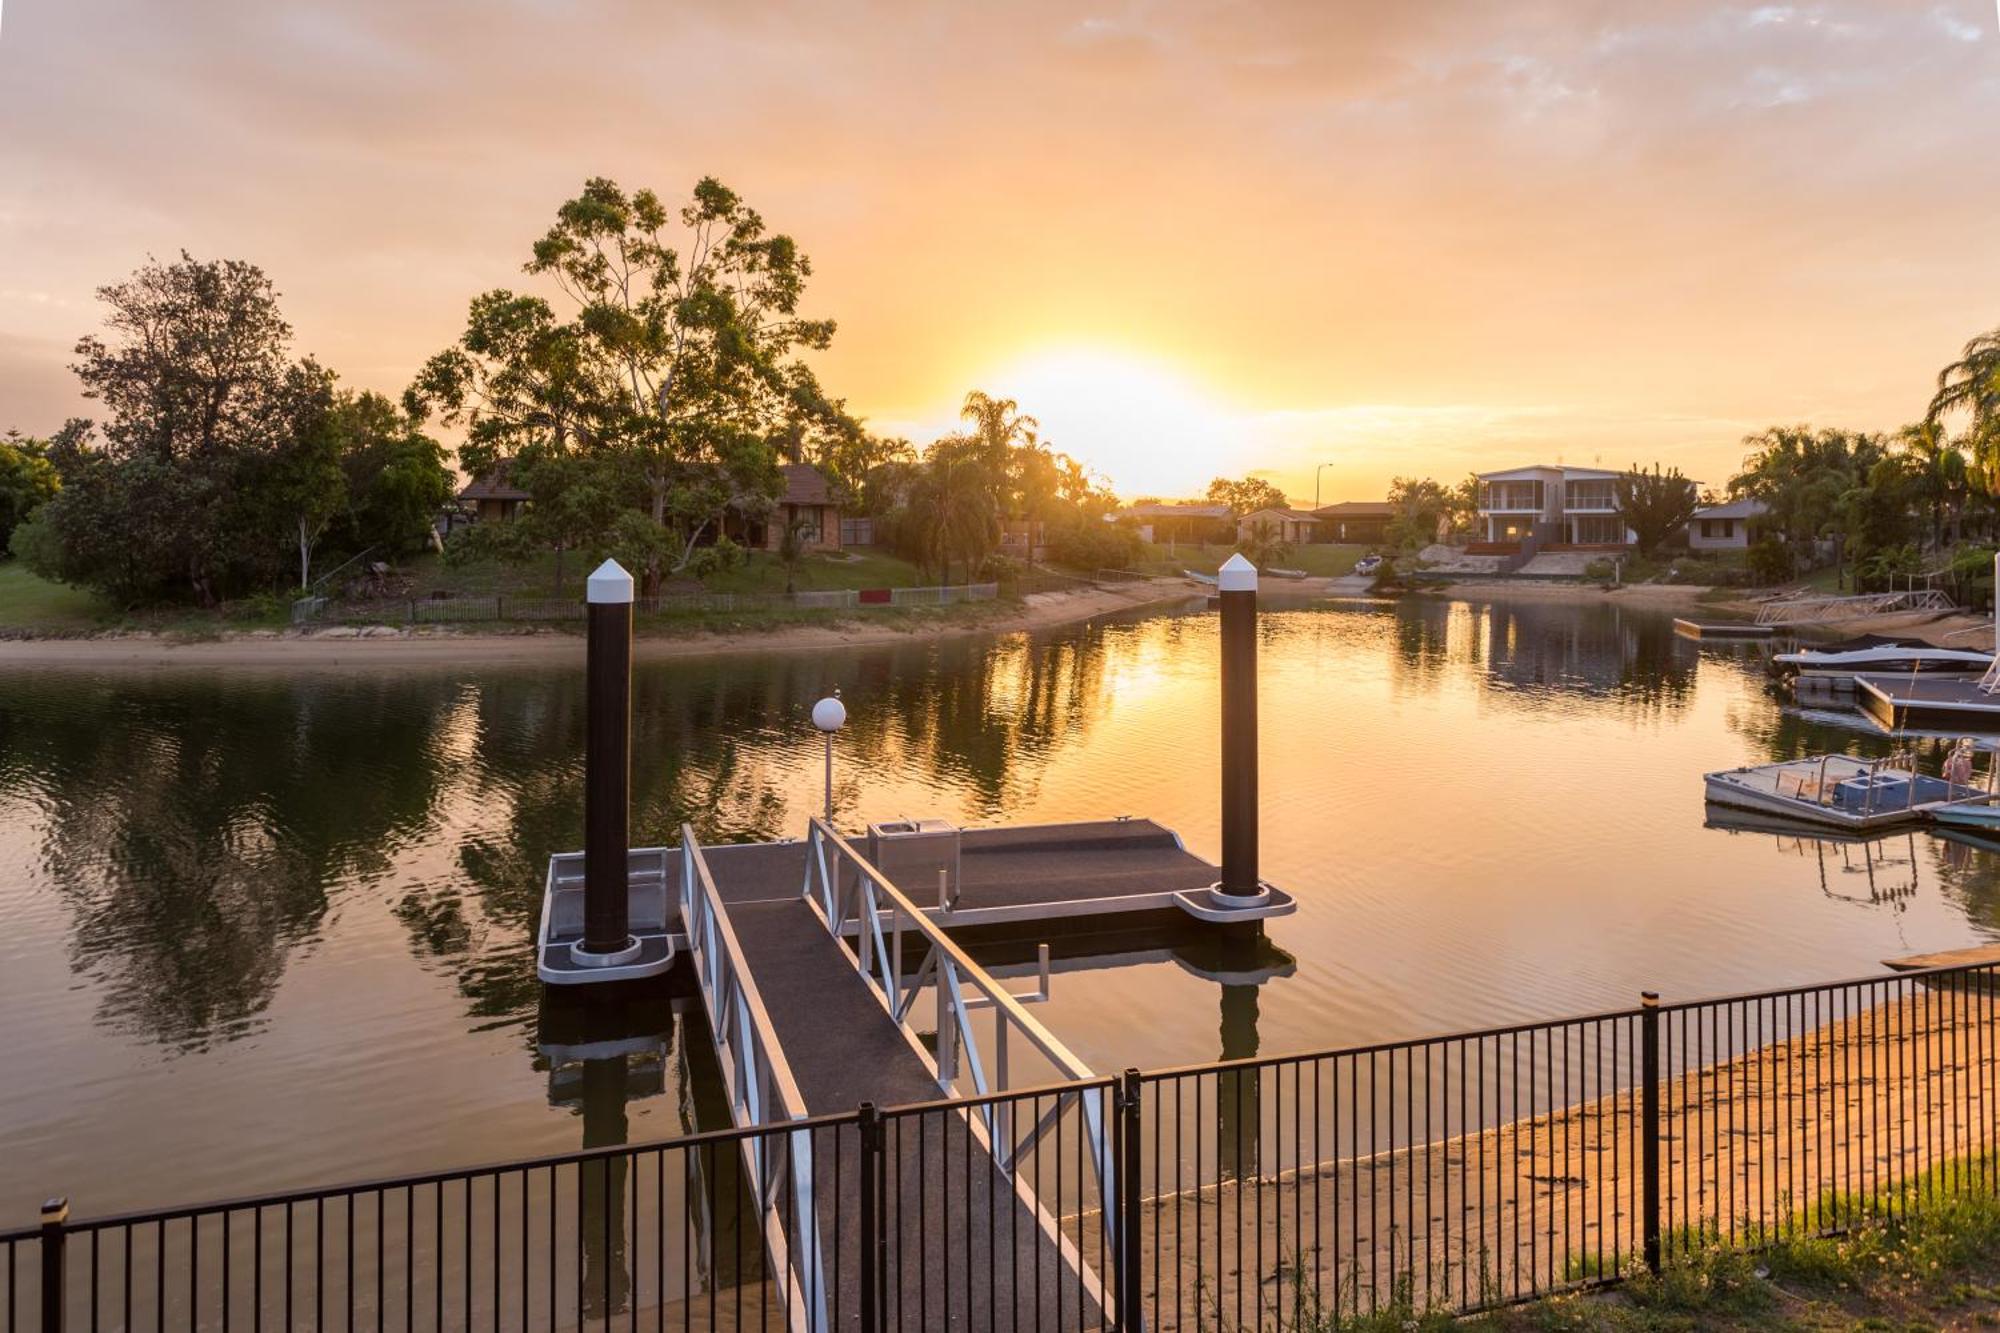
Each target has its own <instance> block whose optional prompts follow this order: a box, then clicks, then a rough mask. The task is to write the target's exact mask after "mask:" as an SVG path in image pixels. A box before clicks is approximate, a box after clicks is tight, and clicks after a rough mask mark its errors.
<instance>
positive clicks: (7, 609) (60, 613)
mask: <svg viewBox="0 0 2000 1333" xmlns="http://www.w3.org/2000/svg"><path fill="white" fill-rule="evenodd" d="M104 614H105V610H104V606H103V604H102V603H100V602H99V601H98V600H97V597H96V595H95V594H93V593H88V592H84V591H82V590H81V589H78V588H72V587H69V586H67V585H66V584H61V583H50V582H49V581H48V580H47V579H44V578H38V577H36V576H35V575H33V574H31V573H29V572H28V570H27V567H26V566H24V565H23V564H22V563H21V562H20V561H19V560H0V629H55V630H74V629H88V628H90V627H91V626H93V625H95V624H96V623H97V622H98V620H99V619H101V618H102V617H103V615H104Z"/></svg>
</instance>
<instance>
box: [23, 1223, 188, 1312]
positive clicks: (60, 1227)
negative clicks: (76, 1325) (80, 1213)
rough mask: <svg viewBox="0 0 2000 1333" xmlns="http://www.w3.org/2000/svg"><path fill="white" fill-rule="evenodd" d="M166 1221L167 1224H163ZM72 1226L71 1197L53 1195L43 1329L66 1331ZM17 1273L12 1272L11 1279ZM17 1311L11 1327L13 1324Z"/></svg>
mask: <svg viewBox="0 0 2000 1333" xmlns="http://www.w3.org/2000/svg"><path fill="white" fill-rule="evenodd" d="M162 1225H164V1224H162ZM68 1230H69V1200H68V1199H65V1198H54V1199H50V1200H48V1201H47V1202H45V1203H44V1204H43V1205H42V1333H63V1325H64V1323H65V1321H66V1318H67V1315H66V1311H65V1308H64V1307H65V1303H66V1298H67V1297H68V1295H69V1274H68V1271H67V1267H66V1265H65V1264H64V1262H63V1242H64V1240H65V1239H66V1237H67V1235H68ZM12 1279H13V1274H12V1273H9V1274H8V1280H9V1281H10V1282H11V1281H12ZM12 1315H13V1312H12V1310H9V1312H8V1322H7V1327H9V1328H12V1327H13V1326H14V1324H13V1318H12Z"/></svg>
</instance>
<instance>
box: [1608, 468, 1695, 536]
mask: <svg viewBox="0 0 2000 1333" xmlns="http://www.w3.org/2000/svg"><path fill="white" fill-rule="evenodd" d="M1617 490H1618V512H1619V516H1620V517H1621V518H1622V519H1624V521H1625V526H1626V527H1628V528H1630V529H1632V533H1633V535H1634V536H1635V537H1636V538H1637V539H1638V543H1639V550H1640V552H1641V553H1643V554H1646V555H1651V554H1652V553H1653V552H1655V551H1657V550H1659V549H1660V545H1661V543H1663V542H1665V541H1666V540H1667V538H1669V537H1671V536H1673V535H1674V534H1675V533H1676V532H1679V531H1680V530H1681V529H1682V528H1684V527H1686V526H1687V525H1688V520H1690V519H1692V518H1693V517H1694V511H1695V510H1696V509H1697V508H1698V507H1699V506H1700V503H1701V498H1700V496H1699V494H1698V493H1697V492H1696V490H1695V484H1694V483H1693V482H1692V481H1689V480H1688V479H1687V478H1686V477H1683V476H1682V475H1681V470H1680V469H1679V468H1672V469H1668V470H1666V471H1662V470H1661V468H1660V465H1659V464H1658V463H1655V464H1653V470H1652V471H1651V472H1648V471H1646V470H1645V469H1644V468H1642V467H1640V466H1639V465H1638V464H1637V463H1634V464H1633V465H1632V466H1631V468H1630V469H1628V470H1627V471H1625V472H1623V473H1621V474H1620V475H1619V477H1618V482H1617Z"/></svg>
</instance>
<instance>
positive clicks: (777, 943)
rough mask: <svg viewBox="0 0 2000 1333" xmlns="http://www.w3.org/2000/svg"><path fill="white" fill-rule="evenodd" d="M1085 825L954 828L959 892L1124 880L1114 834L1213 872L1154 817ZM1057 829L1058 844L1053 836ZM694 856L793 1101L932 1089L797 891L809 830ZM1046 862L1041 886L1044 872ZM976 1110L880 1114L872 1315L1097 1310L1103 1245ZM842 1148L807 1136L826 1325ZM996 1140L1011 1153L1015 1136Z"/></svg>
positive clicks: (912, 1319) (1015, 896)
mask: <svg viewBox="0 0 2000 1333" xmlns="http://www.w3.org/2000/svg"><path fill="white" fill-rule="evenodd" d="M1083 827H1085V828H1088V829H1095V830H1097V831H1096V833H1095V835H1094V836H1092V835H1091V834H1086V835H1085V836H1082V837H1080V838H1077V839H1076V840H1075V841H1074V842H1073V843H1071V842H1069V840H1067V839H1062V838H1057V839H1050V838H1048V837H1040V838H1037V837H1035V836H1031V835H1033V834H1034V833H1036V832H1037V831H1036V830H994V831H993V833H992V834H991V835H989V836H986V837H983V838H975V836H974V835H973V834H972V833H970V832H968V833H967V835H966V846H965V854H964V859H963V862H962V869H961V875H962V883H963V885H964V887H963V889H962V896H961V903H962V904H963V905H965V906H970V905H971V903H972V902H975V901H976V902H983V903H987V904H989V905H1021V904H1024V903H1033V902H1060V901H1063V900H1064V896H1065V895H1074V894H1076V893H1078V892H1087V893H1090V894H1092V895H1094V896H1098V897H1102V896H1106V895H1109V896H1113V897H1116V896H1123V893H1129V892H1130V891H1131V890H1133V889H1134V888H1136V887H1137V885H1138V884H1139V883H1141V882H1142V881H1143V880H1144V878H1145V874H1146V873H1147V872H1146V871H1145V870H1143V869H1142V868H1140V867H1138V866H1136V865H1131V864H1120V862H1121V861H1123V860H1124V859H1125V858H1124V857H1121V856H1120V855H1119V852H1120V850H1121V849H1122V850H1123V851H1124V852H1125V853H1126V855H1128V856H1129V855H1131V854H1133V853H1136V854H1137V859H1139V860H1143V861H1144V862H1145V863H1146V865H1147V866H1149V867H1151V868H1152V872H1153V873H1159V872H1165V871H1172V872H1177V873H1178V876H1179V877H1180V880H1182V881H1185V880H1187V879H1189V878H1194V879H1198V880H1199V882H1200V883H1202V884H1206V883H1208V882H1210V881H1211V880H1212V879H1213V877H1214V873H1215V872H1214V870H1213V868H1212V867H1209V866H1207V865H1206V863H1204V862H1201V861H1200V860H1199V858H1196V857H1193V856H1190V855H1188V854H1187V853H1186V852H1184V851H1181V850H1179V847H1178V843H1177V842H1176V841H1175V840H1174V839H1173V835H1172V834H1171V833H1167V832H1166V831H1165V830H1161V829H1158V826H1150V829H1151V830H1152V831H1151V832H1144V831H1140V830H1133V829H1128V828H1126V827H1125V823H1124V822H1121V823H1119V824H1114V825H1105V826H1102V828H1101V829H1100V828H1098V826H1083ZM1064 845H1068V846H1070V848H1071V850H1069V851H1068V852H1065V851H1064V850H1063V847H1064ZM975 846H979V847H980V850H979V851H977V852H975V850H974V848H975ZM703 855H704V857H705V858H706V860H707V863H708V867H709V871H710V874H711V875H712V876H713V879H714V884H715V891H716V895H717V897H718V898H719V899H720V900H721V901H722V904H723V910H724V911H726V912H727V914H728V917H729V920H730V923H731V925H732V927H733V929H734V931H735V934H736V938H737V941H738V942H739V944H740V946H741V948H742V951H743V956H744V963H745V965H746V966H747V968H748V969H749V971H750V973H751V974H752V975H753V976H754V977H755V978H756V984H757V988H758V990H759V992H760V993H761V994H762V996H763V1000H764V1005H765V1008H766V1011H767V1012H768V1014H769V1016H770V1023H771V1026H772V1028H773V1029H774V1030H773V1032H772V1033H771V1037H772V1038H773V1040H774V1041H775V1044H776V1046H777V1047H778V1049H779V1050H780V1051H782V1053H783V1058H784V1060H785V1062H786V1064H787V1065H788V1066H789V1067H790V1069H791V1073H792V1077H793V1079H794V1081H795V1082H796V1084H797V1087H798V1090H799V1093H800V1095H801V1096H802V1098H803V1099H804V1102H805V1109H806V1110H807V1112H808V1113H810V1114H812V1115H822V1114H832V1113H838V1112H849V1111H852V1110H854V1108H855V1107H856V1106H858V1105H860V1104H861V1103H863V1102H873V1103H875V1104H876V1105H878V1106H893V1105H901V1104H909V1103H921V1102H928V1101H934V1100H936V1099H938V1098H940V1097H941V1096H943V1095H944V1094H943V1091H942V1090H941V1088H940V1086H939V1083H938V1077H937V1072H936V1069H935V1067H934V1066H933V1064H932V1063H931V1062H930V1060H929V1059H928V1058H927V1056H926V1053H925V1052H924V1051H923V1050H922V1049H921V1048H920V1046H919V1045H918V1042H917V1039H916V1037H915V1035H914V1034H913V1033H912V1032H911V1031H910V1030H909V1029H908V1028H906V1027H905V1026H904V1025H903V1024H902V1023H900V1022H898V1021H897V1020H896V1019H894V1018H892V1017H891V1016H890V1014H889V1012H888V1010H887V1008H886V1007H885V1006H884V1004H883V1002H882V1000H881V998H880V997H879V994H878V993H877V992H876V991H875V990H873V989H872V988H871V987H870V985H869V983H868V981H867V980H866V979H865V978H864V976H863V974H862V973H861V972H860V971H859V970H858V968H857V966H856V960H855V956H854V954H853V952H852V950H851V948H850V946H849V945H848V944H847V943H845V942H844V941H842V940H840V939H838V938H836V937H835V936H834V935H833V934H832V933H831V932H830V931H829V930H828V929H827V926H826V922H825V920H824V918H822V917H821V915H820V914H819V912H818V911H817V910H815V908H814V906H813V905H812V903H811V902H809V901H808V900H807V899H806V898H804V897H803V896H802V889H803V887H804V883H805V873H806V855H807V852H806V844H805V843H802V842H795V843H763V844H754V845H745V846H733V847H732V846H720V847H711V848H705V849H703ZM1197 868H1198V869H1197ZM1045 874H1046V875H1048V876H1049V877H1050V881H1051V883H1052V884H1053V885H1054V888H1053V890H1052V889H1051V884H1050V883H1042V882H1040V880H1041V877H1042V876H1043V875H1045ZM899 887H900V886H899ZM911 887H912V889H915V888H916V887H917V886H914V885H913V886H911ZM933 889H934V886H933ZM1121 891H1122V893H1121ZM906 892H907V891H906ZM954 915H956V913H954ZM1075 1095H1076V1096H1077V1097H1089V1096H1101V1095H1102V1092H1101V1090H1096V1089H1093V1090H1084V1091H1079V1092H1078V1093H1077V1094H1075ZM1051 1102H1053V1099H1051ZM1070 1114H1071V1116H1072V1118H1074V1117H1075V1116H1076V1115H1077V1114H1078V1112H1077V1111H1076V1110H1073V1111H1072V1112H1070ZM984 1126H985V1121H984V1119H983V1118H978V1117H975V1116H973V1115H970V1114H968V1113H967V1112H966V1111H965V1110H962V1109H948V1108H939V1109H938V1110H936V1111H933V1112H929V1113H925V1114H923V1115H922V1116H919V1117H903V1118H898V1119H894V1120H891V1121H890V1122H888V1123H887V1125H886V1126H885V1143H884V1158H885V1161H884V1169H883V1176H884V1179H883V1181H882V1185H883V1188H882V1193H881V1198H882V1208H883V1219H882V1226H883V1229H884V1231H885V1232H886V1234H887V1236H888V1237H889V1240H890V1243H889V1244H887V1245H886V1246H885V1247H884V1250H885V1253H886V1255H887V1256H888V1257H887V1259H886V1264H887V1269H888V1271H887V1272H886V1273H885V1275H884V1282H883V1286H882V1296H881V1301H882V1307H883V1308H882V1317H883V1321H884V1323H885V1325H886V1326H888V1327H892V1328H899V1329H900V1328H909V1329H933V1328H953V1329H960V1328H962V1329H986V1328H1013V1327H1017V1326H1020V1325H1027V1326H1032V1327H1049V1328H1091V1327H1096V1326H1099V1325H1101V1324H1102V1323H1103V1322H1104V1317H1103V1310H1102V1304H1101V1301H1100V1299H1099V1277H1098V1273H1099V1272H1100V1271H1101V1267H1102V1264H1101V1262H1099V1260H1105V1261H1108V1256H1097V1255H1091V1256H1084V1255H1081V1254H1079V1253H1077V1251H1076V1250H1075V1248H1074V1246H1073V1245H1072V1244H1070V1243H1068V1242H1066V1241H1065V1240H1064V1239H1063V1235H1062V1231H1061V1229H1060V1227H1059V1226H1058V1225H1057V1223H1056V1222H1055V1220H1054V1218H1053V1217H1051V1216H1050V1210H1048V1209H1045V1208H1044V1207H1043V1205H1042V1203H1041V1201H1040V1199H1039V1198H1038V1196H1037V1192H1036V1185H1037V1184H1038V1181H1037V1180H1036V1179H1035V1178H1033V1177H1034V1176H1036V1175H1041V1176H1044V1177H1046V1168H1045V1167H1044V1168H1040V1169H1039V1170H1038V1169H1036V1168H1034V1167H1033V1166H1032V1163H1033V1162H1035V1161H1036V1160H1037V1159H1036V1158H1034V1157H1033V1156H1028V1157H1024V1158H1021V1159H1019V1163H1018V1164H1017V1167H1016V1169H1015V1170H1009V1169H1007V1168H1006V1167H1003V1166H1002V1165H1001V1162H1000V1160H998V1159H996V1156H995V1154H994V1152H993V1151H992V1147H991V1145H989V1144H988V1143H987V1142H986V1141H985V1135H984V1133H983V1130H984ZM975 1127H977V1128H975ZM1030 1129H1031V1126H1021V1127H1019V1128H1018V1130H1017V1133H1018V1134H1020V1135H1023V1136H1024V1135H1025V1134H1026V1133H1027V1132H1028V1131H1029V1130H1030ZM854 1132H855V1131H854V1130H853V1129H852V1128H851V1127H845V1128H839V1129H834V1130H829V1131H820V1132H819V1133H820V1135H821V1137H822V1138H825V1137H827V1136H829V1135H833V1134H846V1135H850V1136H851V1135H852V1134H853V1133H854ZM1060 1132H1061V1131H1060V1129H1059V1130H1058V1133H1060ZM1075 1142H1076V1143H1077V1145H1078V1147H1077V1150H1076V1151H1075V1152H1073V1154H1072V1155H1073V1156H1074V1157H1076V1158H1078V1159H1081V1158H1082V1157H1083V1156H1084V1153H1083V1151H1082V1148H1081V1138H1080V1136H1076V1137H1075ZM843 1147H844V1148H845V1150H844V1151H843V1150H842V1149H843ZM853 1147H854V1145H853V1144H852V1143H848V1144H845V1145H841V1144H837V1143H834V1142H831V1141H827V1142H824V1143H822V1144H820V1145H818V1146H816V1148H815V1153H814V1172H813V1174H814V1181H815V1200H816V1211H817V1213H818V1214H819V1218H820V1230H821V1235H822V1245H823V1256H824V1258H823V1266H824V1272H825V1280H826V1283H827V1286H828V1291H827V1296H828V1300H827V1306H828V1309H829V1314H830V1317H831V1320H832V1322H833V1325H834V1326H835V1327H847V1326H851V1324H852V1323H853V1321H854V1320H856V1319H857V1318H858V1311H859V1308H860V1284H861V1277H862V1275H861V1271H860V1240H859V1235H858V1227H857V1225H856V1223H857V1219H858V1217H859V1214H860V1202H861V1201H860V1181H859V1180H858V1179H857V1178H856V1174H857V1173H856V1170H855V1168H854V1166H853V1165H852V1164H853V1162H854V1161H855V1160H856V1158H855V1154H854V1152H853ZM1007 1157H1008V1159H1009V1160H1010V1161H1012V1160H1015V1159H1014V1154H1012V1153H1011V1152H1010V1153H1008V1154H1007ZM1081 1166H1082V1163H1081V1160H1079V1161H1078V1162H1076V1163H1074V1164H1072V1165H1071V1169H1070V1171H1066V1172H1064V1175H1065V1177H1067V1176H1069V1175H1070V1174H1071V1172H1075V1171H1077V1170H1078V1169H1079V1168H1081ZM975 1274H976V1275H979V1276H978V1279H977V1280H976V1281H975V1280H974V1275H975Z"/></svg>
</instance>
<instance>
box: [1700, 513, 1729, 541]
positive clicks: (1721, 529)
mask: <svg viewBox="0 0 2000 1333" xmlns="http://www.w3.org/2000/svg"><path fill="white" fill-rule="evenodd" d="M1701 535H1702V537H1703V538H1704V539H1706V540H1708V541H1728V540H1729V539H1730V538H1731V537H1734V536H1735V535H1736V520H1735V519H1733V518H1705V519H1703V520H1702V521H1701Z"/></svg>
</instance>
